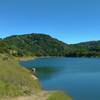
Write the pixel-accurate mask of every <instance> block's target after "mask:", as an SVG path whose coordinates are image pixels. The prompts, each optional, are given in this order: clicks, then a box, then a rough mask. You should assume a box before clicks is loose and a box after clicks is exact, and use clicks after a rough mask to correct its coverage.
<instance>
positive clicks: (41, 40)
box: [0, 33, 100, 57]
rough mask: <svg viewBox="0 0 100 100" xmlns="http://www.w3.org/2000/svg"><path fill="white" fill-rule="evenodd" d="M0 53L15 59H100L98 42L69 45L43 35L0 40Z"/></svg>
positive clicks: (99, 42)
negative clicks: (54, 57)
mask: <svg viewBox="0 0 100 100" xmlns="http://www.w3.org/2000/svg"><path fill="white" fill-rule="evenodd" d="M0 53H8V54H11V55H13V56H16V57H22V56H67V57H100V41H90V42H83V43H78V44H73V45H69V44H65V43H64V42H62V41H59V40H57V39H55V38H53V37H51V36H49V35H45V34H35V33H32V34H25V35H13V36H10V37H7V38H4V39H0Z"/></svg>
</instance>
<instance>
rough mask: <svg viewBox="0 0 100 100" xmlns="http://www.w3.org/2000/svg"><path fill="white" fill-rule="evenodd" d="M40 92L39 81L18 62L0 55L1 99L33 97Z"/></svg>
mask: <svg viewBox="0 0 100 100" xmlns="http://www.w3.org/2000/svg"><path fill="white" fill-rule="evenodd" d="M38 91H40V86H39V84H38V81H37V80H33V78H32V77H31V74H30V72H29V71H27V70H26V69H24V68H21V67H20V65H19V64H18V63H16V61H14V60H13V59H11V58H9V57H8V58H7V57H5V56H4V55H1V54H0V98H2V97H5V96H10V97H11V96H19V95H31V94H33V93H36V92H38Z"/></svg>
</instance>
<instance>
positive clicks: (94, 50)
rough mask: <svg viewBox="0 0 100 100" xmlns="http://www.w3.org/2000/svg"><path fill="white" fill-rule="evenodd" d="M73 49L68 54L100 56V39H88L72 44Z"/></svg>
mask: <svg viewBox="0 0 100 100" xmlns="http://www.w3.org/2000/svg"><path fill="white" fill-rule="evenodd" d="M70 46H71V49H72V50H71V51H70V53H69V54H67V56H68V55H69V56H78V57H83V56H84V57H100V41H88V42H81V43H78V44H74V45H70Z"/></svg>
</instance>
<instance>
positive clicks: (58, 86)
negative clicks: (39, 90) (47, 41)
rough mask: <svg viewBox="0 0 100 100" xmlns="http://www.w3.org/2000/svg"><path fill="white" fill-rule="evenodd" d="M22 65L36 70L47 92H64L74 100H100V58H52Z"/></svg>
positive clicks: (23, 62) (22, 63)
mask: <svg viewBox="0 0 100 100" xmlns="http://www.w3.org/2000/svg"><path fill="white" fill-rule="evenodd" d="M20 64H21V65H23V66H25V67H28V68H32V67H35V68H36V76H37V77H38V78H39V81H40V83H41V85H42V87H43V89H45V90H62V91H64V92H65V93H67V94H68V95H70V96H72V98H73V100H100V58H64V57H61V58H60V57H50V58H37V59H34V60H30V61H22V62H20Z"/></svg>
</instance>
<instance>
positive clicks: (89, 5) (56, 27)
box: [0, 0, 100, 43]
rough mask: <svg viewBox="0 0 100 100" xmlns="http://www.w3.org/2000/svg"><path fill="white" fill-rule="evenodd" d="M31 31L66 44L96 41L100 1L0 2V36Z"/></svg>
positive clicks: (48, 0)
mask: <svg viewBox="0 0 100 100" xmlns="http://www.w3.org/2000/svg"><path fill="white" fill-rule="evenodd" d="M33 32H37V33H46V34H49V35H51V36H53V37H56V38H58V39H60V40H62V41H64V42H66V43H77V42H82V41H89V40H100V0H0V37H5V36H9V35H13V34H23V33H24V34H25V33H33Z"/></svg>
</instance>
